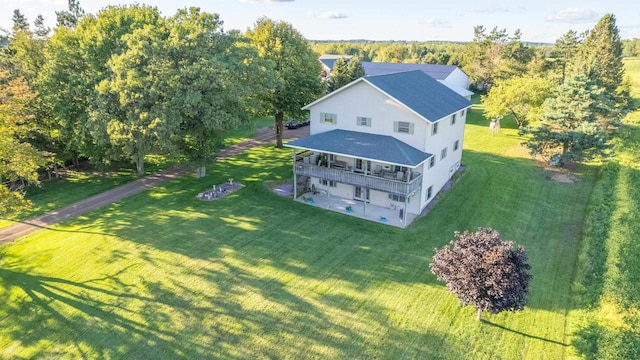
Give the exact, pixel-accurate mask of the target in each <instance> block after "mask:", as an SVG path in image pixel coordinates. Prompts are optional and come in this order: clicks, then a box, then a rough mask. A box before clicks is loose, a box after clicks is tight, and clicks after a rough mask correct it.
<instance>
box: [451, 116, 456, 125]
mask: <svg viewBox="0 0 640 360" xmlns="http://www.w3.org/2000/svg"><path fill="white" fill-rule="evenodd" d="M455 124H456V114H453V115H451V125H455Z"/></svg>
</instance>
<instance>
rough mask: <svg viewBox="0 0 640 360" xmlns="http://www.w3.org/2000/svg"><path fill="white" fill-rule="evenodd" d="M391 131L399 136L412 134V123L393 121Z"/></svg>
mask: <svg viewBox="0 0 640 360" xmlns="http://www.w3.org/2000/svg"><path fill="white" fill-rule="evenodd" d="M393 131H394V132H397V133H401V134H413V123H410V122H408V121H394V122H393Z"/></svg>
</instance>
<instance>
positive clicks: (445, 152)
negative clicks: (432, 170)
mask: <svg viewBox="0 0 640 360" xmlns="http://www.w3.org/2000/svg"><path fill="white" fill-rule="evenodd" d="M446 157H447V148H444V149H442V151H441V152H440V160H442V159H444V158H446Z"/></svg>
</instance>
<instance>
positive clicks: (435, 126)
mask: <svg viewBox="0 0 640 360" xmlns="http://www.w3.org/2000/svg"><path fill="white" fill-rule="evenodd" d="M436 134H438V123H437V122H435V123H433V124H432V125H431V136H433V135H436Z"/></svg>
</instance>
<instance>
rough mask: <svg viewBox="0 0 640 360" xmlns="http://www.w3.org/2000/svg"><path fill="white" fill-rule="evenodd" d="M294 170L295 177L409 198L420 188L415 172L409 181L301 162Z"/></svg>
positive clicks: (387, 175)
mask: <svg viewBox="0 0 640 360" xmlns="http://www.w3.org/2000/svg"><path fill="white" fill-rule="evenodd" d="M294 168H295V170H294V171H295V173H296V175H306V176H309V177H314V178H320V179H324V180H328V181H335V182H339V183H342V184H348V185H353V186H360V187H363V188H367V189H372V190H379V191H383V192H386V193H391V194H396V195H402V196H410V195H412V194H414V193H415V192H416V191H418V190H420V188H421V187H422V174H420V173H417V172H414V173H411V176H410V178H409V179H404V178H402V179H400V178H399V177H397V176H395V173H393V176H391V175H390V174H391V173H389V172H387V173H384V172H381V173H378V174H376V175H365V174H364V173H359V172H355V171H353V170H349V169H345V168H329V167H325V166H318V165H313V164H309V163H305V162H303V161H296V164H295V167H294Z"/></svg>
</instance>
